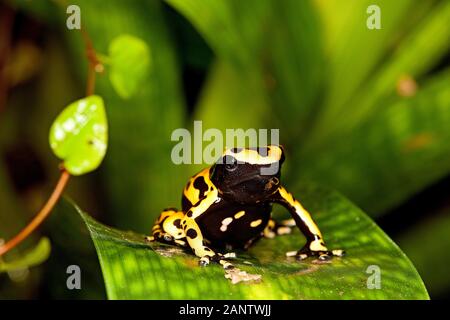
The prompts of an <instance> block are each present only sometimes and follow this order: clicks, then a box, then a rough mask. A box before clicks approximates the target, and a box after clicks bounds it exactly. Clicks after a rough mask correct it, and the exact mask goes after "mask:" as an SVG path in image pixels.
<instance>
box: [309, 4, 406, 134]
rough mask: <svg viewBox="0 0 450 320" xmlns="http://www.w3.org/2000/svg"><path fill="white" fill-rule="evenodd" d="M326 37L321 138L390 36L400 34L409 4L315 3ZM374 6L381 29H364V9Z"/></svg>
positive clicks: (379, 56) (387, 46)
mask: <svg viewBox="0 0 450 320" xmlns="http://www.w3.org/2000/svg"><path fill="white" fill-rule="evenodd" d="M316 1H317V2H318V3H319V4H321V5H319V6H318V8H319V9H320V10H319V12H320V14H321V17H322V22H323V25H324V29H325V33H324V39H325V43H326V45H325V47H326V48H325V50H326V54H327V56H326V60H327V64H328V65H327V67H328V69H327V74H328V77H329V78H328V81H329V84H328V86H327V88H326V89H327V90H326V92H325V94H324V95H325V99H324V105H323V107H322V108H323V110H322V112H321V114H320V119H319V120H318V127H317V129H316V130H317V132H318V134H324V132H326V131H327V130H329V129H330V128H331V127H334V125H335V124H336V117H338V116H339V115H340V114H341V112H343V111H345V110H346V108H347V105H346V102H347V101H348V99H349V98H350V97H351V96H352V95H353V94H354V92H355V91H356V90H357V89H358V86H360V85H361V83H362V82H363V81H364V80H365V79H366V78H367V77H368V75H369V74H370V72H371V71H372V70H373V68H374V67H375V66H376V64H377V63H379V62H380V61H381V59H382V58H383V56H384V55H385V54H386V53H387V52H388V50H389V49H390V47H391V46H392V41H393V35H395V34H396V32H398V31H399V30H401V28H402V26H403V24H402V22H403V21H404V19H405V17H407V15H408V13H409V11H408V9H409V8H410V7H411V5H412V3H413V1H411V0H398V1H389V0H376V1H372V0H362V1H357V2H355V1H344V2H343V1H336V0H332V1H323V0H316ZM370 5H377V6H378V7H379V8H380V11H381V29H379V30H377V29H375V30H370V29H369V28H367V26H366V20H367V18H368V17H369V14H367V8H368V7H369V6H370Z"/></svg>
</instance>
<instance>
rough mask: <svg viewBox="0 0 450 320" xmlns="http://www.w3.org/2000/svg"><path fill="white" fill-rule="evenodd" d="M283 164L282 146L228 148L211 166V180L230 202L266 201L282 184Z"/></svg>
mask: <svg viewBox="0 0 450 320" xmlns="http://www.w3.org/2000/svg"><path fill="white" fill-rule="evenodd" d="M283 161H284V151H283V148H282V147H281V146H275V145H270V146H267V147H258V148H232V149H228V150H226V151H225V152H224V154H223V155H222V157H221V158H220V159H219V160H218V161H217V163H216V164H214V166H213V167H212V170H211V181H212V182H213V183H214V185H215V186H216V187H217V189H218V190H219V193H220V195H221V196H222V197H223V198H225V199H227V200H232V201H236V202H239V203H258V202H263V201H266V200H269V197H270V195H272V194H273V193H274V192H275V191H276V190H277V188H278V187H279V185H280V170H281V165H282V163H283Z"/></svg>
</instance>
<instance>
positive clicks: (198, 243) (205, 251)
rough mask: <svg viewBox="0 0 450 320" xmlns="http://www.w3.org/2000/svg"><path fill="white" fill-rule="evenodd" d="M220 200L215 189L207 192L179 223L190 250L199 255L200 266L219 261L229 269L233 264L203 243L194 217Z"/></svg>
mask: <svg viewBox="0 0 450 320" xmlns="http://www.w3.org/2000/svg"><path fill="white" fill-rule="evenodd" d="M217 201H220V199H219V198H218V196H217V191H216V190H214V191H212V192H209V193H208V195H207V196H206V197H205V198H203V199H201V200H200V201H199V202H198V203H197V204H196V205H195V206H193V207H192V208H191V209H189V210H188V211H187V212H186V215H185V218H184V219H183V221H182V223H181V225H182V228H183V230H184V234H185V235H186V240H187V243H188V245H189V247H191V249H192V251H193V252H194V254H195V255H196V256H197V257H200V261H199V264H200V265H201V266H206V265H208V264H209V263H210V262H211V261H214V262H218V263H220V264H221V265H222V266H223V268H224V269H231V268H234V266H233V265H232V264H231V263H230V262H228V261H227V260H226V257H225V256H224V255H223V254H221V253H216V252H214V251H213V250H212V249H211V248H209V247H208V246H206V245H205V241H204V240H205V239H204V238H203V235H202V231H201V230H200V227H199V226H198V224H197V222H196V221H195V219H196V218H197V217H199V216H200V215H202V214H203V213H205V211H207V210H208V209H209V208H210V207H211V206H212V205H213V204H214V203H215V202H217Z"/></svg>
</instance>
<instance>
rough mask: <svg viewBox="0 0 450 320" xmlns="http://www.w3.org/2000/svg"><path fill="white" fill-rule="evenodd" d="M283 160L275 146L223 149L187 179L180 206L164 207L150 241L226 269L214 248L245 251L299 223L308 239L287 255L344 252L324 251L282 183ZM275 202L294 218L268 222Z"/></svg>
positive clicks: (302, 256)
mask: <svg viewBox="0 0 450 320" xmlns="http://www.w3.org/2000/svg"><path fill="white" fill-rule="evenodd" d="M284 159H285V155H284V151H283V148H282V147H281V146H275V145H270V146H267V147H258V148H232V149H228V150H226V151H225V152H224V154H223V156H222V157H221V159H219V161H217V162H216V163H215V164H214V165H213V166H211V167H209V168H206V169H204V170H202V171H201V172H199V173H198V174H196V175H195V176H193V177H192V178H191V179H190V180H189V182H188V183H187V185H186V187H185V188H184V190H183V196H182V210H181V211H178V210H177V209H173V208H169V209H166V210H164V211H163V212H162V213H161V215H160V216H159V218H158V219H157V221H156V223H155V225H154V227H153V230H152V234H153V236H152V237H149V240H150V241H153V240H157V241H161V242H166V243H173V244H177V245H180V246H183V247H190V248H191V249H192V251H193V252H194V254H195V255H197V256H198V257H200V261H199V263H200V265H202V266H205V265H207V264H209V263H210V262H211V261H215V262H219V263H220V264H221V265H222V266H223V267H224V268H226V269H228V268H233V265H232V264H231V263H230V262H229V261H227V255H224V254H222V253H219V252H216V251H214V250H213V248H214V249H220V248H244V249H246V248H248V247H249V246H250V245H251V244H252V243H253V242H254V241H255V240H257V239H259V238H261V237H267V238H273V237H275V236H276V235H281V234H287V233H290V232H291V227H293V226H295V225H297V227H298V228H299V229H300V230H301V232H302V233H303V234H304V235H305V237H306V241H307V242H306V244H305V246H304V247H303V248H302V249H300V250H298V251H293V252H290V253H287V255H289V256H296V257H298V258H299V259H305V258H307V257H310V256H317V257H318V258H319V259H321V260H326V259H329V258H331V257H332V256H342V255H343V254H344V251H342V250H332V251H330V250H328V248H327V247H326V246H325V243H324V240H323V237H322V234H321V232H320V230H319V228H318V227H317V225H316V224H315V222H314V221H313V219H312V218H311V215H310V214H309V213H308V212H307V211H306V210H305V209H304V208H303V206H302V205H301V204H300V202H298V201H297V200H296V199H295V198H294V197H293V196H292V194H290V193H289V192H288V191H287V190H286V189H285V188H284V187H283V186H282V185H281V182H280V169H281V165H282V163H283V161H284ZM273 203H278V204H281V205H283V206H284V207H286V209H287V210H289V212H290V214H291V215H292V219H289V220H286V221H282V222H275V221H274V220H272V219H271V211H272V204H273Z"/></svg>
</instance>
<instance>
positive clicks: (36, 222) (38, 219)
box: [0, 169, 70, 257]
mask: <svg viewBox="0 0 450 320" xmlns="http://www.w3.org/2000/svg"><path fill="white" fill-rule="evenodd" d="M69 178H70V174H69V172H67V171H66V170H65V169H63V170H62V173H61V176H60V178H59V180H58V183H57V184H56V187H55V189H54V190H53V193H52V195H51V196H50V198H49V199H48V200H47V203H46V204H45V205H44V207H43V208H42V209H41V211H39V213H38V214H37V215H36V216H35V217H34V218H33V220H31V222H30V223H29V224H28V225H27V226H26V227H25V228H23V229H22V230H21V231H20V232H19V233H18V234H17V235H16V236H15V237H14V238H12V239H11V240H9V241H8V242H6V243H5V244H4V245H2V246H1V247H0V257H1V256H3V255H4V254H5V253H7V252H8V251H10V250H11V249H13V248H15V247H16V246H17V245H18V244H19V243H21V242H22V241H23V240H25V239H26V238H27V237H28V236H29V235H30V234H31V233H32V232H33V231H34V230H36V228H37V227H39V226H40V225H41V223H42V222H43V221H44V220H45V219H46V218H47V216H48V215H49V214H50V212H51V211H52V209H53V207H54V206H55V204H56V202H57V201H58V199H59V198H60V197H61V194H62V192H63V191H64V188H65V187H66V185H67V181H68V180H69Z"/></svg>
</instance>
